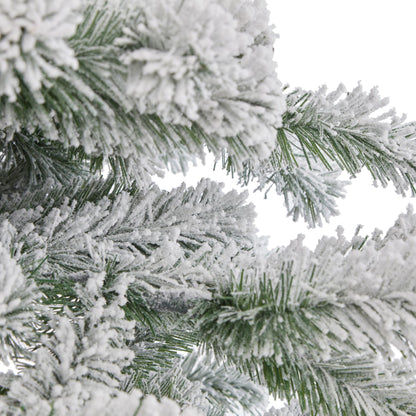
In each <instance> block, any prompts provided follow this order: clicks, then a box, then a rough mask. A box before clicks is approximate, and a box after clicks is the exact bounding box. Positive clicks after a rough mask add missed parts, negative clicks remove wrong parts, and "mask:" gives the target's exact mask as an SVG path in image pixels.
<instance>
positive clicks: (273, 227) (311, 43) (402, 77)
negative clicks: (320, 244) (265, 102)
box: [158, 0, 416, 247]
mask: <svg viewBox="0 0 416 416" xmlns="http://www.w3.org/2000/svg"><path fill="white" fill-rule="evenodd" d="M268 3H269V7H270V9H271V13H272V21H273V23H274V25H275V26H276V31H277V32H278V33H279V34H280V39H279V40H278V41H277V42H276V45H275V59H276V61H277V63H278V76H279V78H280V80H281V81H282V82H283V83H284V84H286V83H288V84H289V85H290V86H292V87H296V86H300V87H302V88H304V89H313V90H315V89H316V88H318V87H319V86H320V85H322V84H327V85H328V87H329V88H330V89H333V88H335V87H336V86H337V85H338V84H339V83H340V82H342V83H343V84H345V85H346V86H347V88H348V89H352V88H354V87H355V86H356V85H357V83H358V81H361V82H362V85H363V87H364V88H365V89H366V90H369V89H370V88H372V87H373V86H375V85H378V86H379V90H380V94H381V96H383V97H386V96H387V97H390V103H391V106H392V107H395V108H396V109H397V111H398V113H399V114H402V113H406V114H407V115H408V119H409V120H416V105H415V104H414V102H413V100H414V99H415V97H416V80H415V76H416V59H415V53H414V52H413V50H414V42H415V41H416V24H415V16H416V13H415V12H416V1H415V0H395V1H392V0H388V1H385V0H378V1H376V0H342V1H341V0H338V1H337V0H314V1H311V0H286V1H280V0H269V1H268ZM211 166H212V164H209V163H208V165H207V166H203V167H197V168H193V169H191V171H190V172H189V173H188V174H187V176H186V177H185V178H184V177H183V176H182V175H174V176H172V177H169V178H168V180H167V179H166V178H165V179H163V180H162V181H160V182H159V181H158V182H159V184H160V185H161V186H162V187H167V188H170V187H171V186H173V185H174V186H176V185H179V184H180V183H181V182H182V181H185V182H186V183H187V184H189V185H194V184H196V183H197V182H198V179H199V178H201V177H210V178H212V179H214V180H218V181H221V182H225V183H226V188H225V189H231V188H233V187H234V188H235V187H236V186H237V185H236V182H235V181H233V180H231V178H229V177H227V176H226V175H225V174H223V173H222V172H221V171H216V172H212V167H211ZM250 200H251V201H252V202H253V203H254V204H255V205H256V211H257V213H258V218H257V227H258V228H259V231H260V234H262V235H269V236H270V240H269V242H270V245H271V246H272V247H273V246H277V245H286V244H288V243H289V241H290V240H292V239H293V238H295V237H296V235H297V234H299V233H302V234H305V235H306V239H305V243H306V244H308V245H309V246H311V247H313V246H314V245H315V244H316V242H317V240H318V239H319V237H320V236H322V235H333V234H334V233H335V229H336V227H337V226H338V225H342V226H343V227H344V229H345V234H346V235H347V236H351V235H352V234H353V232H354V230H355V228H356V226H357V225H358V224H362V225H364V229H363V232H367V233H371V232H372V230H373V229H374V228H376V227H377V228H379V229H381V230H384V231H385V230H387V229H388V228H389V227H390V226H391V225H393V223H394V221H395V219H396V218H397V216H398V214H399V213H401V212H404V211H405V210H406V206H407V205H408V204H409V203H412V201H413V199H410V198H402V197H401V196H399V195H397V194H396V193H395V192H394V190H393V189H392V188H387V189H383V188H375V187H373V186H372V184H371V178H370V175H369V174H362V175H360V176H359V177H358V178H357V179H353V180H352V185H350V186H349V187H348V188H347V196H346V198H345V199H343V200H340V201H339V204H338V207H339V211H340V213H341V214H340V215H339V216H337V217H333V218H332V220H331V221H330V223H329V224H327V225H325V226H324V227H322V228H317V229H314V230H308V229H307V227H306V225H305V223H303V222H302V221H301V220H300V221H298V222H297V223H293V222H292V220H291V219H290V218H288V217H286V210H285V208H284V206H283V199H282V197H278V196H276V195H275V194H274V192H273V191H272V190H271V191H270V192H269V194H268V199H267V200H264V198H263V195H262V194H261V193H260V192H258V193H255V194H252V193H251V195H250Z"/></svg>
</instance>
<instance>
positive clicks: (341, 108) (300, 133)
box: [222, 85, 416, 226]
mask: <svg viewBox="0 0 416 416" xmlns="http://www.w3.org/2000/svg"><path fill="white" fill-rule="evenodd" d="M286 102H287V111H286V112H285V113H284V115H283V126H282V127H280V128H278V129H277V133H276V141H275V149H274V150H273V152H272V153H271V155H270V156H269V157H268V158H267V159H265V160H263V161H262V162H261V163H260V164H258V163H256V161H254V163H253V162H251V161H246V162H245V163H244V166H243V169H241V170H239V169H237V168H236V166H234V163H233V160H232V158H230V157H228V156H227V155H226V154H223V163H222V164H223V168H225V169H226V170H227V171H228V172H229V173H237V174H238V177H239V180H240V183H242V184H245V185H246V184H247V183H248V182H250V181H251V180H256V181H258V183H259V186H258V188H257V190H265V193H266V194H267V192H268V191H269V189H270V188H271V187H273V186H274V187H275V189H276V192H277V193H278V194H283V195H284V197H285V205H286V207H287V209H288V212H289V215H291V216H292V217H293V219H294V220H295V221H296V220H297V219H298V217H299V215H301V216H302V217H303V218H304V219H305V221H306V222H307V223H308V224H309V225H310V226H315V225H316V224H318V225H321V216H322V217H323V218H324V219H325V220H327V221H328V219H329V216H330V215H335V214H337V210H336V207H335V199H336V198H338V197H341V196H343V195H344V192H343V191H342V190H341V188H342V186H343V185H344V184H343V183H342V182H337V181H336V180H335V178H336V176H337V174H338V173H339V172H340V171H342V170H344V171H346V172H348V173H349V174H350V175H351V176H352V177H354V176H355V175H356V174H358V173H359V172H361V170H362V169H363V168H366V169H368V170H369V171H370V173H371V175H372V177H373V178H374V181H375V182H376V183H377V182H379V183H381V184H382V185H383V186H387V184H388V183H389V182H392V183H393V185H394V186H395V188H396V190H397V192H398V193H400V194H402V195H405V194H406V191H408V190H409V189H410V190H411V192H412V194H413V195H414V194H415V180H416V164H415V163H414V160H415V156H416V148H415V146H414V137H415V132H416V125H415V123H406V122H405V118H404V117H402V118H398V117H396V116H395V113H394V111H393V110H391V111H386V112H385V113H384V114H381V115H378V113H379V111H380V110H381V109H383V108H385V106H386V105H387V103H388V100H386V99H381V98H380V97H379V96H378V92H377V89H373V90H371V91H370V93H368V94H367V93H365V92H364V91H363V90H362V88H361V86H360V85H359V86H358V87H356V88H355V89H354V90H352V91H351V92H348V93H346V91H345V89H344V87H343V86H342V85H341V86H340V87H338V89H337V90H336V91H334V92H331V93H329V94H327V93H326V89H325V88H321V89H320V90H318V91H317V92H307V91H303V90H301V89H295V90H294V91H291V92H288V93H287V95H286Z"/></svg>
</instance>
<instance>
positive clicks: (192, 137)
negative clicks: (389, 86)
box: [0, 0, 416, 416]
mask: <svg viewBox="0 0 416 416" xmlns="http://www.w3.org/2000/svg"><path fill="white" fill-rule="evenodd" d="M274 40H275V34H274V31H273V28H272V26H271V25H270V22H269V15H268V11H267V8H266V4H265V1H264V0H215V1H212V0H199V1H194V0H163V1H162V0H152V1H145V0H66V1H61V0H53V1H52V0H2V1H1V2H0V146H1V147H0V192H1V194H0V359H1V361H2V362H3V363H5V364H7V363H13V365H14V366H15V367H16V369H17V371H9V372H8V373H5V374H2V375H1V377H0V386H1V390H0V391H1V394H0V409H1V412H2V414H5V415H40V416H43V415H45V416H47V415H55V416H63V415H70V414H77V415H113V414H118V415H126V416H130V415H138V416H150V415H152V416H154V415H160V416H162V415H174V416H179V415H181V416H193V415H201V416H202V415H208V416H225V415H230V414H236V415H239V414H247V415H268V416H271V415H287V416H301V415H304V416H306V415H345V416H347V415H348V416H350V415H353V416H363V415H366V416H388V415H390V416H393V415H397V416H399V415H400V416H403V415H416V352H415V348H416V335H415V334H416V275H415V270H416V260H415V256H414V255H413V254H414V252H415V250H416V215H415V214H413V211H412V209H411V208H409V210H408V212H407V213H406V214H403V215H402V216H400V218H399V219H398V220H397V222H396V224H394V225H393V227H392V228H391V229H390V230H389V231H388V232H387V234H386V235H385V236H384V237H383V236H382V235H381V233H380V232H377V231H375V232H374V234H373V235H372V236H370V237H368V236H367V237H365V236H360V234H359V232H357V234H356V235H355V236H354V237H353V239H352V240H351V241H348V240H347V239H346V238H345V237H344V236H343V233H342V230H341V229H340V230H339V233H338V237H337V238H335V237H333V238H323V239H322V240H321V241H320V242H319V244H318V245H317V247H316V249H315V250H310V249H308V248H306V247H305V246H303V244H302V239H301V238H299V239H297V240H295V241H293V242H292V243H291V244H290V245H289V246H288V247H280V248H276V249H274V250H269V249H268V248H267V245H266V242H265V240H264V239H263V238H261V237H259V236H258V235H257V234H256V229H255V227H254V217H255V212H254V209H253V206H252V205H250V204H247V203H246V201H245V199H246V194H245V193H242V194H239V193H238V192H235V191H233V192H229V193H224V192H223V191H222V187H221V185H219V184H217V183H215V182H213V181H210V180H209V179H203V180H201V181H200V183H199V184H198V185H197V186H196V187H195V188H186V187H185V185H183V186H181V187H179V188H177V189H173V190H172V191H169V192H168V191H163V190H161V189H159V188H158V187H157V186H156V184H155V183H153V180H152V175H159V176H162V175H163V174H164V173H165V172H166V171H171V172H178V171H181V172H186V170H187V167H188V165H189V164H190V163H193V162H195V161H198V160H202V161H203V160H204V157H205V155H206V154H207V153H211V154H212V155H214V157H215V158H216V161H217V162H218V163H219V164H220V165H221V166H222V167H223V168H224V169H225V170H226V171H227V172H228V173H230V174H232V175H235V176H236V177H237V178H238V181H239V183H240V184H241V185H247V184H248V183H249V182H251V181H253V180H254V181H257V182H258V190H262V191H265V192H266V193H267V192H269V191H270V189H272V188H274V189H275V190H276V191H277V193H279V194H282V195H283V196H284V200H285V204H286V206H287V209H288V213H289V215H290V216H292V217H293V218H294V219H295V220H296V219H298V218H299V217H303V218H304V219H305V220H306V221H307V222H308V223H309V225H310V226H315V225H319V224H321V223H322V220H323V219H324V220H328V219H329V217H330V216H331V215H334V214H336V212H337V209H336V198H337V197H341V196H343V195H344V190H343V186H344V185H345V184H344V182H342V181H340V180H339V173H340V172H341V171H343V170H344V171H347V172H348V173H349V174H350V175H351V176H354V175H355V174H357V173H358V172H360V171H361V170H362V169H363V168H367V169H368V170H369V171H370V172H371V174H372V176H373V178H374V180H375V182H378V183H381V184H382V185H386V184H387V183H389V182H392V183H393V184H394V186H395V187H396V189H397V191H398V192H399V193H401V194H405V193H406V192H407V191H408V190H410V191H411V192H413V193H416V189H415V183H416V145H415V143H416V142H415V137H416V123H406V122H405V120H404V118H399V117H397V116H396V115H395V114H394V112H393V111H390V110H388V109H387V110H384V109H385V108H386V105H387V101H386V100H384V99H381V98H380V97H379V95H378V92H377V90H376V89H373V90H372V91H371V92H370V93H366V92H364V91H363V90H362V88H361V86H358V87H357V88H355V89H354V90H353V91H350V92H347V91H346V90H345V88H344V87H343V86H340V87H339V88H338V89H337V90H336V91H334V92H330V93H328V92H327V91H326V89H325V88H322V89H320V90H318V91H317V92H311V91H304V90H302V89H290V88H289V87H287V86H285V87H282V85H281V83H280V81H279V80H278V78H277V76H276V71H275V64H274V62H273V59H272V58H273V43H274ZM270 394H272V395H274V396H275V397H279V398H281V399H283V400H284V401H285V402H286V403H287V407H286V408H284V409H270V410H268V411H267V412H266V407H267V402H268V398H269V395H270ZM265 412H266V413H265Z"/></svg>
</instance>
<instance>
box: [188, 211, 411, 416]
mask: <svg viewBox="0 0 416 416" xmlns="http://www.w3.org/2000/svg"><path fill="white" fill-rule="evenodd" d="M415 224H416V219H415V216H414V215H413V214H412V213H411V212H409V213H408V214H407V215H406V216H402V217H401V220H400V223H398V225H396V226H395V227H393V228H392V229H391V230H390V231H389V232H388V233H387V237H386V238H385V239H383V240H381V239H380V238H379V236H378V235H377V234H376V235H375V236H374V238H373V239H367V240H365V239H361V238H359V237H358V236H357V237H355V238H354V239H353V240H352V241H351V242H348V241H346V240H345V239H343V237H342V236H341V235H340V236H339V237H338V239H334V238H332V239H329V238H325V239H323V240H322V241H321V242H320V244H318V246H317V248H316V250H315V252H314V253H313V252H311V251H309V250H308V249H306V248H305V247H302V245H301V242H300V241H295V242H293V243H292V244H291V245H290V246H289V247H288V248H286V249H282V250H281V251H279V252H278V253H275V254H271V255H270V257H269V258H268V260H267V262H266V265H263V266H261V265H260V266H258V270H255V269H253V270H247V271H245V272H241V274H240V275H239V276H234V277H232V279H231V281H230V283H229V285H225V286H224V287H223V289H222V290H221V291H220V292H219V293H217V294H216V295H215V296H214V298H213V300H212V301H210V302H208V301H205V302H203V303H202V304H201V305H200V306H199V307H197V308H196V309H195V311H194V313H195V314H196V315H197V316H198V317H199V323H198V325H199V329H200V334H201V338H202V340H203V342H204V345H205V346H206V348H207V349H213V350H214V351H215V353H216V354H217V355H218V356H219V357H228V358H229V359H232V360H234V362H235V363H236V364H237V365H240V366H243V367H244V368H245V369H246V371H248V372H249V374H250V375H251V376H252V377H258V378H259V380H260V381H262V382H264V383H266V384H267V386H268V387H269V389H270V391H272V392H275V393H277V394H282V395H283V396H284V397H285V398H286V399H287V400H290V399H291V397H292V395H293V394H297V395H298V398H299V400H306V399H304V398H305V397H309V399H308V401H305V402H301V407H302V410H303V411H306V410H308V409H310V410H313V411H315V412H317V411H318V410H321V411H323V412H324V414H357V415H359V414H361V413H360V410H359V409H360V408H359V406H358V405H357V400H358V402H359V403H361V404H360V406H361V405H363V406H364V404H362V403H365V405H366V406H370V407H369V408H371V406H372V405H371V403H372V401H373V400H375V402H374V403H377V406H382V405H383V403H384V404H385V405H386V406H387V408H386V409H385V410H383V411H382V410H379V411H378V412H376V413H374V414H377V415H378V414H380V415H381V414H396V413H395V412H398V410H394V409H395V407H394V406H397V407H398V408H401V406H402V407H403V409H405V410H404V411H406V412H408V413H404V414H414V409H413V407H412V406H411V405H412V403H415V400H416V397H413V396H412V393H411V392H412V389H411V388H410V387H409V388H408V387H406V383H407V381H406V380H404V381H403V380H402V382H401V383H402V384H401V386H402V387H400V388H402V389H403V392H404V393H403V396H400V395H398V396H397V395H396V391H395V390H394V389H393V387H394V385H395V383H400V381H398V380H399V379H400V377H401V376H399V375H398V374H397V377H398V379H397V380H396V379H394V377H395V374H392V377H393V379H394V380H396V381H394V380H393V381H391V382H390V381H389V377H390V376H388V375H385V376H383V377H385V380H384V381H381V379H380V383H378V382H377V381H374V384H372V385H371V388H370V390H371V391H370V392H368V391H367V389H368V388H369V387H368V385H366V384H363V385H362V386H361V385H357V381H353V386H350V387H348V389H352V388H353V387H354V389H355V388H357V389H358V391H355V390H354V389H353V390H354V391H353V392H351V391H352V390H351V391H350V390H348V389H347V390H348V391H346V390H345V391H344V390H343V389H344V387H342V386H343V383H344V380H343V379H338V377H341V376H342V377H343V375H342V374H341V373H340V374H338V373H337V371H335V370H334V371H335V372H334V373H331V377H335V379H336V380H335V381H333V383H335V384H337V385H338V384H340V383H341V384H340V385H341V387H342V388H341V387H339V388H338V387H337V388H336V389H335V390H334V391H331V389H330V388H329V387H328V389H329V390H328V391H325V392H324V393H322V392H319V389H320V388H321V386H323V383H324V380H325V377H326V376H327V373H328V371H329V370H328V371H327V369H323V367H325V366H326V365H328V369H331V368H336V366H335V367H331V366H332V365H333V364H331V363H332V361H331V360H334V359H335V360H340V362H344V367H346V368H348V364H345V360H350V359H351V360H355V357H357V356H358V357H359V356H363V357H364V356H365V357H369V359H370V361H374V363H373V364H371V365H372V366H373V367H374V369H375V368H376V366H377V365H378V366H379V368H380V371H381V373H383V372H385V371H386V368H387V363H388V361H389V360H391V359H392V357H393V352H392V350H391V346H392V345H393V346H395V347H396V348H397V349H398V350H400V351H401V353H402V356H403V357H408V359H407V361H406V363H407V364H406V365H407V366H410V367H409V373H408V374H407V376H406V377H411V376H412V374H413V373H414V365H413V364H412V360H411V357H414V356H415V353H414V351H415V345H416V340H415V338H414V333H415V327H416V316H415V313H414V311H415V310H416V307H415V306H416V305H415V300H416V296H415V290H416V286H415V284H414V267H415V266H414V265H413V262H412V261H410V260H409V254H410V252H411V251H412V247H413V246H414V244H416V240H415V230H416V227H415ZM401 230H405V231H401ZM379 357H383V360H384V364H383V360H382V361H380V358H379ZM322 366H323V367H322ZM321 367H322V368H321ZM358 370H359V365H358V364H357V367H356V369H355V370H353V371H352V374H354V372H355V373H357V374H356V377H357V378H356V379H354V380H360V379H366V380H372V379H374V377H375V373H373V374H372V375H371V377H370V373H368V376H366V377H364V378H361V376H360V375H359V374H358V373H359V372H358ZM363 370H365V368H363ZM331 371H332V370H331ZM365 371H367V370H365ZM371 371H373V370H371ZM381 373H380V374H381ZM377 374H379V373H377ZM308 377H312V378H310V379H309V378H308ZM377 377H379V376H377ZM380 377H381V376H380ZM331 383H332V382H331ZM386 383H387V384H386ZM389 383H390V384H389ZM403 383H404V384H403ZM387 385H388V386H390V387H388V388H387V387H386V386H387ZM385 387H386V390H383V389H384V388H385ZM378 388H380V389H381V390H380V391H378V390H377V389H378ZM412 388H413V387H412ZM305 389H306V390H305ZM308 389H312V390H310V392H309V393H308V391H309V390H308ZM339 389H341V390H339ZM360 389H364V390H365V391H362V392H360V391H361V390H360ZM409 389H410V390H409ZM282 392H283V393H282ZM305 395H306V396H305ZM361 395H364V396H365V398H364V399H362V400H364V402H362V400H361V399H357V397H358V398H359V397H361ZM344 396H345V397H346V398H345V400H344V402H342V400H341V398H342V397H344ZM329 397H332V398H330V399H329ZM337 397H338V398H339V400H340V402H337ZM348 397H349V399H348V400H347V398H348ZM404 398H405V399H406V400H407V402H406V400H405V399H404ZM402 399H403V400H405V401H404V402H403V403H404V404H403V403H402ZM334 403H338V404H336V406H337V407H336V408H332V407H331V406H333V405H334ZM389 403H390V404H389ZM325 406H329V407H328V408H326V407H325ZM334 406H335V405H334ZM374 406H376V405H375V404H374ZM389 406H390V407H389ZM354 409H355V410H354ZM388 409H393V410H388ZM341 411H342V412H345V413H341ZM354 412H356V413H354ZM365 412H366V413H365V414H371V413H367V412H368V410H365ZM383 412H385V413H383ZM389 412H390V413H389ZM397 414H400V412H398V413H397Z"/></svg>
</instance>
